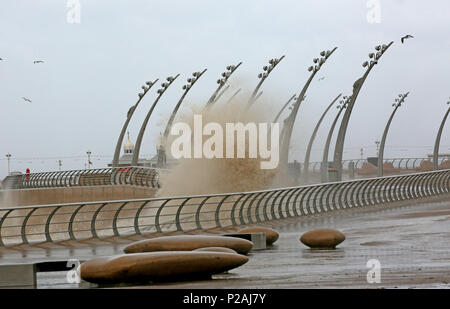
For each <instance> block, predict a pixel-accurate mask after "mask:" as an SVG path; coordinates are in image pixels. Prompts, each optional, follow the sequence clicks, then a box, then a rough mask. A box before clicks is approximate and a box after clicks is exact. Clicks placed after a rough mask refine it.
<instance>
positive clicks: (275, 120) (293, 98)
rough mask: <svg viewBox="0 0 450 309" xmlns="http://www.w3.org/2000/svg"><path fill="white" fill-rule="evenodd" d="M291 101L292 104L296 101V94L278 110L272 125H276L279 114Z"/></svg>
mask: <svg viewBox="0 0 450 309" xmlns="http://www.w3.org/2000/svg"><path fill="white" fill-rule="evenodd" d="M292 100H294V102H295V101H296V100H297V98H296V94H293V95H292V97H290V98H289V100H288V101H287V102H286V103H284V105H283V107H282V108H281V109H280V111H279V112H278V114H277V115H276V116H275V119H274V120H273V123H276V122H277V121H278V119H279V118H280V116H281V114H282V113H283V111H284V110H285V109H286V107H287V106H288V105H289V103H291V101H292Z"/></svg>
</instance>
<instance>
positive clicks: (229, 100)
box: [226, 88, 242, 104]
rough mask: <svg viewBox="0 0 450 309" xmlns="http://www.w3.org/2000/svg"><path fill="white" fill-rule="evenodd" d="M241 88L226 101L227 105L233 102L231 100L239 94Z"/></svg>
mask: <svg viewBox="0 0 450 309" xmlns="http://www.w3.org/2000/svg"><path fill="white" fill-rule="evenodd" d="M241 90H242V89H241V88H239V89H238V90H236V92H235V93H234V94H233V95H232V96H231V97H230V98H229V99H228V100H227V103H226V104H228V103H230V102H231V101H233V99H234V97H235V96H236V95H237V94H238V93H239V92H241Z"/></svg>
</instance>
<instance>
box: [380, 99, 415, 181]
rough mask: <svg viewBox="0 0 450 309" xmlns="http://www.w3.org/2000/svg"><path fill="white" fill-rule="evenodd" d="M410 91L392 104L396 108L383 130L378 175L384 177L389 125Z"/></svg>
mask: <svg viewBox="0 0 450 309" xmlns="http://www.w3.org/2000/svg"><path fill="white" fill-rule="evenodd" d="M408 94H409V92H407V93H405V94H399V95H398V98H396V99H395V103H394V104H392V106H393V107H394V110H393V111H392V113H391V117H389V120H388V122H387V124H386V128H385V129H384V132H383V137H382V138H381V142H380V148H379V151H378V171H377V175H378V177H383V155H384V145H385V144H386V137H387V134H388V131H389V127H390V126H391V122H392V119H393V118H394V115H395V112H396V111H397V109H398V108H399V107H400V106H402V103H403V102H404V101H405V99H406V97H407V96H408Z"/></svg>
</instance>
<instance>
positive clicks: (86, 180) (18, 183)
mask: <svg viewBox="0 0 450 309" xmlns="http://www.w3.org/2000/svg"><path fill="white" fill-rule="evenodd" d="M101 185H135V186H145V187H152V188H159V187H160V185H159V173H158V170H157V169H154V168H146V167H132V166H130V167H111V168H98V169H88V170H87V169H84V170H71V171H56V172H42V173H30V174H23V175H15V176H8V177H7V178H6V179H5V180H4V181H3V186H4V188H5V189H26V188H28V189H31V188H55V187H74V186H101Z"/></svg>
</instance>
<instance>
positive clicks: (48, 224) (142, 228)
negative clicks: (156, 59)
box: [0, 170, 450, 246]
mask: <svg viewBox="0 0 450 309" xmlns="http://www.w3.org/2000/svg"><path fill="white" fill-rule="evenodd" d="M448 193H450V170H440V171H432V172H424V173H415V174H407V175H401V176H387V177H380V178H370V179H358V180H350V181H344V182H333V183H326V184H319V185H307V186H298V187H289V188H279V189H270V190H260V191H253V192H236V193H221V194H207V195H192V196H176V197H166V198H164V197H160V198H145V199H133V200H114V201H98V202H85V203H68V204H54V205H38V206H19V207H9V208H1V209H0V245H2V246H3V245H11V244H24V243H25V244H26V243H30V242H45V241H47V242H52V241H60V240H69V239H72V240H80V239H87V238H105V237H113V236H124V235H136V234H144V233H151V232H171V231H188V230H194V229H200V230H202V229H209V228H222V227H226V226H234V225H245V224H253V223H259V222H265V221H270V220H277V219H284V218H291V217H300V216H309V215H317V214H321V213H325V212H330V211H334V210H340V209H347V208H359V207H365V206H373V205H378V204H382V203H393V202H399V201H405V200H410V199H416V198H424V197H431V196H437V195H441V194H448Z"/></svg>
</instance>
